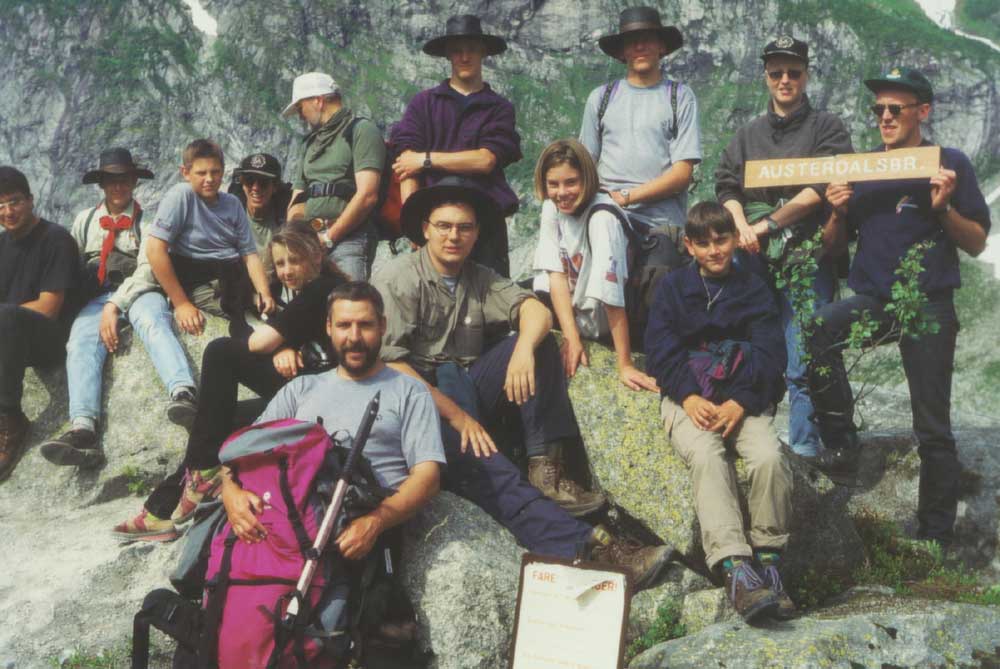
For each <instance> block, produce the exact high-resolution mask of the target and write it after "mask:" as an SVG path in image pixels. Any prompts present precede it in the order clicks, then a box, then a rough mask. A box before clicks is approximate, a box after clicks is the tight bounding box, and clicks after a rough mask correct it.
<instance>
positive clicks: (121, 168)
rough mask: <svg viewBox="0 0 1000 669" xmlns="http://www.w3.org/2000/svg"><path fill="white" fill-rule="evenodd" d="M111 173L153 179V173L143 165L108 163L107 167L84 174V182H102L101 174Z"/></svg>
mask: <svg viewBox="0 0 1000 669" xmlns="http://www.w3.org/2000/svg"><path fill="white" fill-rule="evenodd" d="M103 174H109V175H113V176H118V175H121V174H134V175H135V176H136V178H138V179H152V178H153V173H152V172H151V171H150V170H149V169H148V168H146V167H143V166H142V165H134V166H131V167H129V166H127V165H108V166H107V167H101V168H98V169H96V170H90V171H88V172H87V173H85V174H84V175H83V183H85V184H96V183H100V182H101V175H103Z"/></svg>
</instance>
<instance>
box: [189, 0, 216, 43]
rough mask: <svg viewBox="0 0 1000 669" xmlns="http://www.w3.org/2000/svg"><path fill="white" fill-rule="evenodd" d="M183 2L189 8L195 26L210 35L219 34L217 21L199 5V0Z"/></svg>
mask: <svg viewBox="0 0 1000 669" xmlns="http://www.w3.org/2000/svg"><path fill="white" fill-rule="evenodd" d="M184 4H186V5H187V6H188V7H190V8H191V20H192V21H194V27H195V28H197V29H198V30H200V31H202V32H203V33H205V34H206V35H209V36H210V37H216V36H217V35H218V34H219V22H218V21H216V20H215V19H214V18H212V15H211V14H209V13H208V12H207V11H206V10H205V8H204V7H202V6H201V2H200V1H199V0H184Z"/></svg>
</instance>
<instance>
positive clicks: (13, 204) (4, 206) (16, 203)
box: [0, 197, 28, 214]
mask: <svg viewBox="0 0 1000 669" xmlns="http://www.w3.org/2000/svg"><path fill="white" fill-rule="evenodd" d="M27 201H28V198H26V197H16V198H14V199H13V200H7V201H6V202H0V214H2V213H3V212H5V211H7V210H8V209H10V210H11V211H14V210H15V209H20V208H21V205H23V204H24V203H25V202H27Z"/></svg>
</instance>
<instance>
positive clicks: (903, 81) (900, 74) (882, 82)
mask: <svg viewBox="0 0 1000 669" xmlns="http://www.w3.org/2000/svg"><path fill="white" fill-rule="evenodd" d="M865 86H867V87H868V88H869V89H871V91H872V92H873V93H878V92H879V91H881V90H883V89H886V88H902V89H904V90H907V91H910V92H911V93H913V94H914V95H916V96H917V101H919V102H933V101H934V89H933V88H932V87H931V82H930V81H928V80H927V77H925V76H924V75H923V73H922V72H920V71H919V70H915V69H913V68H912V67H898V66H897V67H893V68H891V69H890V70H889V71H888V72H886V73H884V74H883V75H881V76H880V77H877V78H875V79H865Z"/></svg>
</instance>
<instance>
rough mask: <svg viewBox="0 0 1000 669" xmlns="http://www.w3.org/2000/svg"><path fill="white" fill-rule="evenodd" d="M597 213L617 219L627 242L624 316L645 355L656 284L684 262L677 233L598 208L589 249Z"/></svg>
mask: <svg viewBox="0 0 1000 669" xmlns="http://www.w3.org/2000/svg"><path fill="white" fill-rule="evenodd" d="M598 211H607V212H610V213H611V214H612V215H614V217H615V219H616V220H617V221H618V222H619V224H621V226H622V230H623V231H624V232H625V239H626V240H628V252H627V263H626V265H627V267H628V281H626V282H625V313H626V315H627V316H628V328H629V336H630V338H631V340H632V350H634V351H636V352H639V353H641V352H643V351H644V348H645V347H644V339H645V333H646V324H647V323H648V322H649V308H650V306H651V305H652V302H653V293H654V289H655V288H656V284H657V283H658V282H659V281H660V279H661V278H662V277H663V276H665V275H666V274H667V273H668V272H670V271H672V270H675V269H677V268H678V267H680V266H681V265H683V264H684V262H685V257H684V256H683V255H681V253H680V251H679V250H678V248H677V244H678V240H677V237H676V235H677V232H676V231H674V230H671V226H668V225H661V226H656V227H650V226H648V225H646V224H644V223H640V222H638V221H635V220H633V219H631V218H630V217H629V216H628V215H627V214H626V213H625V212H623V211H622V210H621V209H619V208H618V207H615V206H612V205H610V204H605V203H600V204H595V205H594V206H592V207H591V208H590V212H589V214H588V220H587V245H588V247H590V218H592V217H593V215H594V213H596V212H598Z"/></svg>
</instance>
